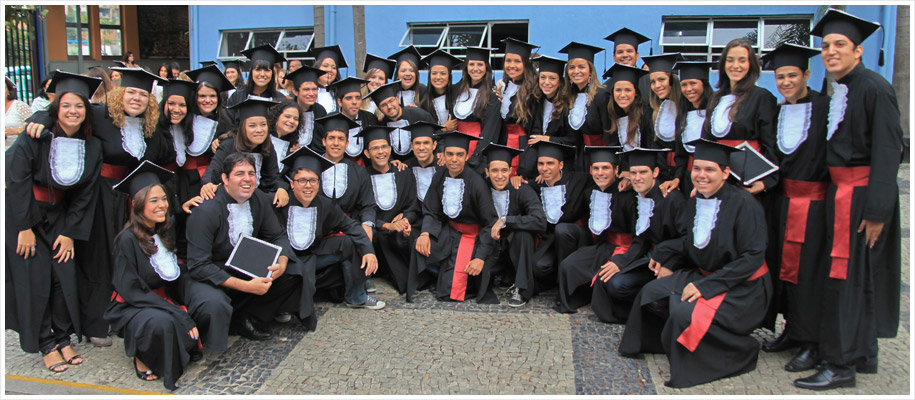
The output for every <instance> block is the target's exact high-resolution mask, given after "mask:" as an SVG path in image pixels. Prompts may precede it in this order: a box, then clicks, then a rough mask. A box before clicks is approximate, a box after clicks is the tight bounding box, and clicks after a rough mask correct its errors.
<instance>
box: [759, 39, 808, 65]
mask: <svg viewBox="0 0 915 400" xmlns="http://www.w3.org/2000/svg"><path fill="white" fill-rule="evenodd" d="M818 54H820V50H819V49H814V48H810V47H805V46H798V45H796V44H793V43H785V44H782V45H781V46H778V47H777V48H776V49H775V50H772V51H770V52H769V53H768V54H766V55H764V56H762V62H763V63H764V64H769V67H771V68H772V69H773V70H775V69H779V68H781V67H787V66H792V67H798V68H800V69H801V71H806V70H808V69H810V57H813V56H815V55H818Z"/></svg>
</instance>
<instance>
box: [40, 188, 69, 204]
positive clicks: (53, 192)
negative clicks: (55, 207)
mask: <svg viewBox="0 0 915 400" xmlns="http://www.w3.org/2000/svg"><path fill="white" fill-rule="evenodd" d="M32 195H34V196H35V200H38V201H42V202H45V203H51V204H57V203H58V202H60V201H61V200H63V199H64V191H63V190H57V189H48V188H46V187H43V186H39V185H36V184H34V183H33V184H32Z"/></svg>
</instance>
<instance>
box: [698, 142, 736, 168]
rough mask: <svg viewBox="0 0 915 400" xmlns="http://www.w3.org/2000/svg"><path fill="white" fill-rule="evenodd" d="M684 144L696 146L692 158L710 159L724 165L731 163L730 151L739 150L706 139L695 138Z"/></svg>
mask: <svg viewBox="0 0 915 400" xmlns="http://www.w3.org/2000/svg"><path fill="white" fill-rule="evenodd" d="M686 144H688V145H690V146H696V151H695V152H693V159H696V160H705V161H711V162H714V163H718V164H721V165H723V166H725V167H727V166H729V165H731V153H733V152H735V151H740V149H737V148H734V147H731V146H728V145H724V144H721V143H718V142H715V141H712V140H708V139H696V140H693V141H691V142H688V143H686Z"/></svg>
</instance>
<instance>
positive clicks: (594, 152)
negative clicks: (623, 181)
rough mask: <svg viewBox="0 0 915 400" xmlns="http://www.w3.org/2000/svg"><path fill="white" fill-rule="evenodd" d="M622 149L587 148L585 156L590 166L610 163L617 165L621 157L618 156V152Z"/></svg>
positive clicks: (619, 147) (610, 147) (617, 147)
mask: <svg viewBox="0 0 915 400" xmlns="http://www.w3.org/2000/svg"><path fill="white" fill-rule="evenodd" d="M621 148H622V147H621V146H585V155H586V156H588V159H589V161H588V163H589V164H594V163H597V162H608V163H611V164H613V165H617V163H618V161H619V157H617V156H616V152H617V151H619V149H621Z"/></svg>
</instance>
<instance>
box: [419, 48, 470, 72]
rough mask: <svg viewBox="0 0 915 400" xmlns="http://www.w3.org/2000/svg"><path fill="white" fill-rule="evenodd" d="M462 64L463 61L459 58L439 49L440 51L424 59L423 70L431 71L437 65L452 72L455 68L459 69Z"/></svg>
mask: <svg viewBox="0 0 915 400" xmlns="http://www.w3.org/2000/svg"><path fill="white" fill-rule="evenodd" d="M462 62H463V61H461V59H460V58H457V57H455V56H453V55H451V53H448V52H447V51H445V50H442V49H438V50H435V51H433V52H432V53H431V54H429V55H428V56H425V57H423V59H422V64H423V65H422V67H421V68H423V69H430V68H432V67H434V66H436V65H441V66H443V67H446V68H448V69H449V70H452V69H454V68H455V67H457V66H458V65H460V64H461V63H462Z"/></svg>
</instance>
